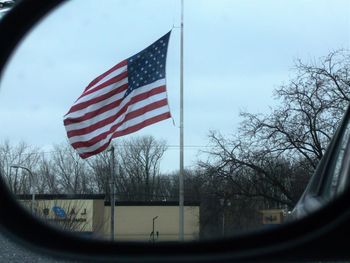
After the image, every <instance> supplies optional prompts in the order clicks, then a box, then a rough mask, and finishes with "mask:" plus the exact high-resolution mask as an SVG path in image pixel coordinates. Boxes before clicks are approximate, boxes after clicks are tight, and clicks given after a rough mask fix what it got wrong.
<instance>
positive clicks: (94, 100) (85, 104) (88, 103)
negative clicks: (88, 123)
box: [67, 84, 128, 119]
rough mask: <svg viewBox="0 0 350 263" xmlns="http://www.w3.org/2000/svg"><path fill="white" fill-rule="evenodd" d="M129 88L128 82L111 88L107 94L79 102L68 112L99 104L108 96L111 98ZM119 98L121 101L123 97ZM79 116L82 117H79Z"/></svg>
mask: <svg viewBox="0 0 350 263" xmlns="http://www.w3.org/2000/svg"><path fill="white" fill-rule="evenodd" d="M127 89H128V84H124V85H122V86H120V87H119V88H117V89H114V90H111V91H110V92H108V93H106V94H103V95H101V96H98V97H94V98H92V99H91V100H88V101H84V102H81V103H79V104H76V105H74V106H73V107H72V108H70V110H69V112H68V113H67V114H69V113H72V112H76V111H79V110H82V109H85V108H87V107H89V106H91V105H94V104H97V103H99V102H101V101H104V100H106V99H108V98H110V97H112V96H114V95H116V94H118V93H122V92H123V91H126V90H127ZM119 100H120V101H121V100H122V99H119ZM79 118H81V117H79ZM68 119H72V118H68Z"/></svg>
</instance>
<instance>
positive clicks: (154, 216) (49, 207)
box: [18, 195, 200, 242]
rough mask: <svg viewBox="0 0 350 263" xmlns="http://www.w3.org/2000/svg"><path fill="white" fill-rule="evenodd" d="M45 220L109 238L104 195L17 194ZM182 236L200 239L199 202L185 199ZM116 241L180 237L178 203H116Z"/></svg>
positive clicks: (109, 211)
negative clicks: (190, 201)
mask: <svg viewBox="0 0 350 263" xmlns="http://www.w3.org/2000/svg"><path fill="white" fill-rule="evenodd" d="M18 197H19V199H20V200H21V201H22V203H23V204H24V205H25V206H26V207H28V208H29V209H31V207H33V213H35V214H36V215H37V216H39V217H40V218H42V219H43V220H45V221H46V222H49V223H53V224H54V225H58V226H59V227H60V228H63V229H64V230H67V231H75V232H79V233H82V234H85V235H88V236H93V237H96V238H104V239H109V238H110V237H111V232H110V229H111V217H110V215H111V206H110V203H108V202H105V201H104V198H105V196H104V195H36V196H35V201H34V203H33V202H32V199H31V198H32V197H31V196H29V195H26V196H25V195H21V196H18ZM184 210H185V221H184V238H185V240H196V239H198V238H199V214H200V210H199V203H186V202H185V208H184ZM114 214H115V228H114V238H115V240H127V241H147V242H148V241H152V242H153V241H154V242H156V241H175V240H178V238H179V206H178V202H167V201H165V202H162V201H159V202H117V203H116V206H115V209H114Z"/></svg>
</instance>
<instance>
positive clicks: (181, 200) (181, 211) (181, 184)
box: [179, 0, 184, 241]
mask: <svg viewBox="0 0 350 263" xmlns="http://www.w3.org/2000/svg"><path fill="white" fill-rule="evenodd" d="M183 20H184V1H183V0H181V39H180V174H179V240H180V241H183V240H184V174H183V172H184V122H183V117H184V116H183V115H184V114H183V106H184V105H183V45H184V23H183Z"/></svg>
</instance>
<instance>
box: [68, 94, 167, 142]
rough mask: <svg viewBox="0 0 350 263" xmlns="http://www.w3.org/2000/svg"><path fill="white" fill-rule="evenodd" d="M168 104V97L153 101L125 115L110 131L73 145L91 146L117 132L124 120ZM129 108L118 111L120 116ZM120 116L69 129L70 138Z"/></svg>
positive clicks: (99, 126)
mask: <svg viewBox="0 0 350 263" xmlns="http://www.w3.org/2000/svg"><path fill="white" fill-rule="evenodd" d="M167 104H168V101H167V99H163V100H160V101H157V102H153V103H150V104H147V105H146V106H144V107H142V108H140V109H137V110H135V111H132V112H129V113H128V114H127V115H126V116H125V118H124V119H123V120H121V122H118V123H116V124H115V125H113V126H112V127H110V129H109V131H106V132H104V133H101V134H99V135H97V136H96V137H94V138H92V139H91V140H89V141H86V142H75V143H73V144H72V145H74V146H73V147H74V148H76V147H90V146H92V145H94V144H96V143H97V142H98V141H100V140H102V139H105V138H106V137H107V135H108V134H110V133H113V132H115V131H116V130H117V129H118V128H119V127H120V125H122V124H123V123H124V122H126V121H129V120H131V119H134V118H136V117H139V116H141V115H143V114H145V113H146V112H149V111H152V110H155V109H158V108H160V107H163V106H165V105H167ZM124 108H125V109H124ZM127 108H128V107H123V109H124V112H122V113H120V112H118V115H119V116H120V115H122V114H124V113H125V111H126V110H127ZM119 116H118V117H119ZM118 117H115V116H111V117H110V118H108V119H105V120H103V121H101V122H99V123H96V124H95V125H92V126H89V127H86V128H85V129H80V130H73V131H69V132H67V135H68V138H70V137H73V136H79V135H84V134H87V133H90V132H93V131H95V130H96V129H98V128H101V127H104V126H106V125H107V124H110V123H112V122H113V121H115V120H116V119H117V118H118ZM105 122H108V123H105Z"/></svg>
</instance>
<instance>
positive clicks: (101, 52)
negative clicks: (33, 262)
mask: <svg viewBox="0 0 350 263" xmlns="http://www.w3.org/2000/svg"><path fill="white" fill-rule="evenodd" d="M184 2H185V3H184V38H183V40H184V46H183V58H184V61H183V66H184V67H183V74H181V69H180V68H181V67H180V65H181V59H180V57H181V56H180V54H181V44H180V43H181V41H180V40H181V28H180V25H181V1H177V0H169V1H160V0H159V1H157V0H151V1H149V0H147V1H146V0H144V1H142V0H139V1H115V0H113V1H112V0H110V1H104V2H103V4H101V3H97V2H96V1H86V0H84V1H71V2H68V3H65V4H64V5H62V6H60V7H59V8H58V9H57V10H55V11H54V12H53V13H52V14H50V15H49V16H47V17H46V18H45V19H44V20H43V21H42V22H41V23H40V24H39V25H37V26H36V27H35V28H34V29H33V30H32V31H31V32H30V34H28V35H27V36H26V38H25V39H24V40H23V41H22V42H21V44H20V45H19V46H18V48H17V49H16V52H15V53H14V54H13V56H12V58H11V60H10V62H9V63H8V65H7V68H6V70H5V72H4V74H3V78H2V80H1V93H0V94H1V96H0V101H1V102H0V125H1V127H2V129H1V130H0V138H1V141H0V171H1V175H2V178H3V179H4V180H5V181H6V182H7V184H8V187H9V189H10V190H11V191H12V192H13V194H14V195H15V196H16V197H17V198H18V200H19V202H20V203H21V204H23V206H24V207H26V208H27V209H28V210H29V211H31V213H33V214H34V215H35V216H37V217H38V218H40V219H41V220H44V221H45V222H47V223H48V224H51V225H53V226H56V227H59V228H61V229H63V230H65V231H70V232H75V233H76V234H78V235H82V236H85V237H89V238H99V239H112V240H117V241H118V240H128V241H144V242H152V243H156V242H161V241H169V240H186V241H187V240H188V241H190V240H205V239H212V238H221V237H227V236H233V235H236V234H238V233H242V232H244V231H246V230H251V229H257V228H270V227H274V226H278V225H280V224H281V223H283V222H284V221H285V218H286V215H287V214H288V212H289V211H291V210H292V209H293V207H294V206H295V204H296V203H297V202H298V200H299V198H300V196H301V194H302V193H303V191H304V189H305V186H306V184H307V183H308V181H309V179H310V177H311V175H312V174H313V172H314V171H315V168H316V166H317V164H318V162H319V160H320V159H321V158H322V156H323V155H324V152H325V149H326V147H327V145H328V143H329V141H330V139H331V137H332V135H333V134H334V132H335V130H336V128H337V126H338V124H339V122H340V119H341V117H342V115H343V113H344V111H345V109H346V107H347V105H348V101H349V90H350V86H349V83H350V79H349V76H350V72H349V70H350V68H349V65H350V57H349V51H348V48H349V37H348V34H344V32H348V30H349V16H348V12H347V10H349V3H348V2H347V1H340V0H336V1H334V0H333V1H329V2H322V3H319V1H316V0H315V1H308V2H304V1H303V2H301V1H288V2H286V1H284V2H283V4H282V3H280V1H277V0H268V1H249V2H246V1H226V0H219V1H206V2H205V3H203V2H202V1H199V0H198V1H197V0H193V1H184ZM170 30H171V35H170V36H169V35H166V34H167V33H168V32H169V31H170ZM164 36H168V37H169V39H164V38H163V37H164ZM161 40H162V42H161ZM148 47H149V48H148ZM146 48H147V49H146ZM141 51H142V52H141ZM158 51H159V52H158ZM139 52H141V53H139ZM138 55H140V57H138ZM116 65H117V66H116ZM165 66H166V70H165ZM148 67H149V69H148ZM109 69H111V70H110V71H107V70H109ZM104 72H106V74H103V73H104ZM101 74H103V75H101ZM181 75H182V76H183V86H184V94H183V95H184V96H183V97H184V101H183V103H184V108H183V109H184V111H183V113H184V122H183V127H184V147H183V151H181V147H180V146H181V143H180V141H179V137H180V136H179V130H180V129H179V127H180V126H181V120H180V115H181V112H180V108H179V107H178V105H180V98H181V96H180V83H181V81H180V79H181V77H180V76H181ZM99 76H101V77H99ZM97 77H99V78H97ZM165 88H166V89H165ZM130 105H131V106H130ZM169 112H170V113H169ZM141 128H142V129H141ZM112 137H115V138H114V139H113V140H112V141H111V143H110V144H109V140H110V139H111V138H112ZM180 152H183V153H184V160H183V161H184V162H183V164H184V171H183V178H184V188H183V191H181V189H182V187H181V184H180V183H179V177H180V176H179V174H180V167H181V165H180V163H181V158H180ZM339 168H340V166H337V168H336V169H337V170H339ZM337 173H339V171H337ZM112 175H113V176H112ZM179 188H180V189H179ZM182 193H183V197H184V206H183V210H182V209H181V205H180V206H179V199H182V198H180V197H181V196H182ZM181 203H182V202H180V204H181ZM113 204H114V205H113ZM181 211H183V217H182V216H181V213H182V212H181ZM182 218H183V221H182V220H181V219H182ZM181 229H183V231H181Z"/></svg>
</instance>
